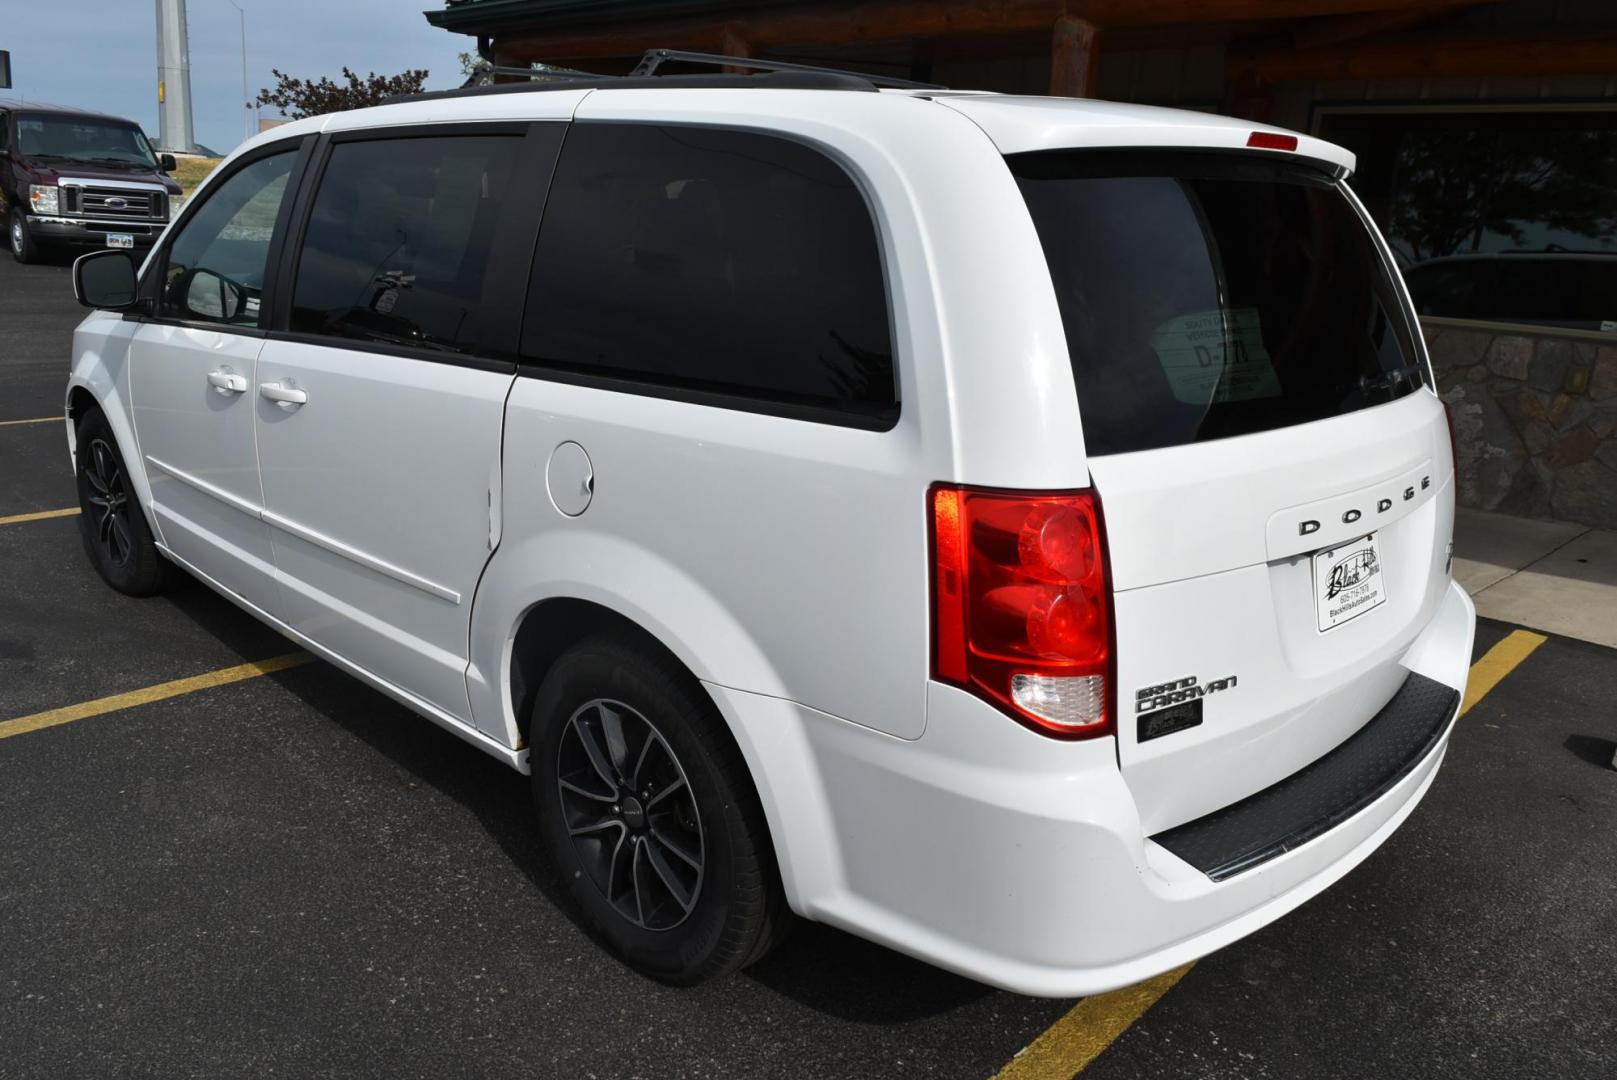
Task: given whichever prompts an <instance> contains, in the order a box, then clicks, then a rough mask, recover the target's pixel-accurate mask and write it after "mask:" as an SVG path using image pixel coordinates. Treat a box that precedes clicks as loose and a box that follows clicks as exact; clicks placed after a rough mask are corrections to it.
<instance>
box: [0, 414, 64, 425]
mask: <svg viewBox="0 0 1617 1080" xmlns="http://www.w3.org/2000/svg"><path fill="white" fill-rule="evenodd" d="M63 419H65V418H64V417H61V416H36V417H35V418H34V419H32V420H0V427H16V426H17V425H18V424H48V423H50V422H51V421H53V420H55V421H57V422H58V423H59V422H61V421H62V420H63Z"/></svg>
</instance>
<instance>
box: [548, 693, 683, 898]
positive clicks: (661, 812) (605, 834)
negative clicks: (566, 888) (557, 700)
mask: <svg viewBox="0 0 1617 1080" xmlns="http://www.w3.org/2000/svg"><path fill="white" fill-rule="evenodd" d="M556 788H557V795H558V797H559V798H560V800H561V806H562V812H563V813H564V814H565V815H566V819H567V833H568V836H569V837H571V838H572V842H573V850H574V852H575V853H576V854H577V856H578V862H579V865H580V866H582V867H583V868H584V870H585V873H586V874H587V875H588V876H589V879H590V881H592V882H593V883H594V884H595V887H596V888H597V889H599V890H600V891H601V895H602V897H604V898H605V899H606V902H607V903H609V904H611V905H612V907H613V908H615V909H616V910H617V912H618V914H620V915H622V916H623V918H624V919H626V920H628V921H629V922H630V923H632V924H633V925H635V926H639V927H643V928H645V929H647V930H671V929H673V928H674V927H676V926H678V925H679V924H680V923H682V922H684V921H685V919H686V917H687V916H688V915H690V913H691V909H692V908H694V907H695V906H696V901H697V899H698V898H699V897H700V895H701V892H702V857H703V850H702V816H701V811H700V810H698V808H697V805H696V797H695V795H694V793H693V792H692V790H691V785H690V781H689V780H687V779H686V776H685V770H684V768H683V767H682V766H681V765H680V763H679V758H678V757H677V756H676V755H675V753H674V751H673V750H672V749H671V748H670V747H669V745H668V741H667V740H666V739H664V738H663V737H662V734H661V733H660V732H658V730H657V728H656V726H655V725H653V724H652V723H651V721H649V720H647V719H646V718H645V717H644V716H642V715H640V713H638V712H636V711H635V710H634V709H632V708H630V707H629V706H627V705H625V704H623V703H622V702H621V701H608V700H606V699H604V698H597V699H595V700H593V701H589V702H586V703H585V704H584V705H582V706H581V707H580V708H579V709H578V711H577V712H575V713H574V714H573V715H572V717H571V718H570V719H569V720H568V722H567V730H566V731H564V732H563V733H562V738H561V747H560V752H559V753H558V754H557V756H556Z"/></svg>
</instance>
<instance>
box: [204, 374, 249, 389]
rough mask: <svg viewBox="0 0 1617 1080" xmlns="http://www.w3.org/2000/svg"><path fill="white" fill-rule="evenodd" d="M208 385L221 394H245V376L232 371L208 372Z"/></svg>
mask: <svg viewBox="0 0 1617 1080" xmlns="http://www.w3.org/2000/svg"><path fill="white" fill-rule="evenodd" d="M208 385H209V386H211V387H213V388H214V389H215V390H217V391H219V392H220V393H221V394H243V393H246V392H247V376H245V375H237V374H236V373H235V372H234V371H210V372H208Z"/></svg>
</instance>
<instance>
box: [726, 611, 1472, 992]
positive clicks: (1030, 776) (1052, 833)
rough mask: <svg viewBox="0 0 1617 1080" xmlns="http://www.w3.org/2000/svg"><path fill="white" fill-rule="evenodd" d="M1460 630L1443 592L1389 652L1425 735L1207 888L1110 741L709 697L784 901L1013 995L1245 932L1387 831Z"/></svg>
mask: <svg viewBox="0 0 1617 1080" xmlns="http://www.w3.org/2000/svg"><path fill="white" fill-rule="evenodd" d="M1474 623H1475V616H1474V612H1473V609H1472V607H1471V602H1470V600H1469V598H1468V597H1467V596H1466V595H1465V593H1464V592H1463V591H1462V590H1460V589H1459V588H1458V587H1457V586H1453V585H1451V586H1450V588H1449V590H1448V592H1447V593H1446V595H1445V596H1444V600H1443V602H1442V604H1441V605H1440V606H1439V609H1438V612H1437V614H1436V615H1435V616H1434V618H1433V619H1432V621H1431V623H1430V624H1429V625H1428V626H1427V628H1426V630H1425V631H1424V632H1423V633H1422V635H1421V636H1420V637H1419V638H1417V639H1416V641H1415V643H1414V644H1413V645H1412V646H1411V648H1410V649H1409V650H1407V651H1406V653H1405V655H1404V657H1403V660H1402V662H1403V664H1404V666H1405V667H1406V668H1407V669H1408V670H1409V671H1410V672H1411V675H1412V678H1413V677H1415V676H1418V677H1419V678H1420V680H1421V682H1420V683H1417V684H1416V685H1417V686H1422V687H1424V686H1425V684H1426V683H1427V682H1435V683H1438V684H1441V686H1439V687H1438V688H1437V689H1436V691H1434V693H1439V694H1441V699H1442V700H1443V701H1444V702H1445V704H1444V706H1443V711H1442V715H1439V716H1431V715H1430V713H1429V710H1428V713H1427V714H1423V717H1422V719H1424V721H1425V722H1426V723H1427V724H1428V730H1427V731H1426V732H1425V735H1424V738H1421V739H1420V740H1419V745H1415V746H1411V747H1408V748H1406V749H1404V750H1402V751H1401V752H1400V756H1399V760H1398V761H1397V762H1395V763H1394V767H1391V768H1383V769H1382V770H1381V772H1379V773H1377V774H1376V775H1374V776H1371V777H1370V778H1369V783H1368V784H1363V783H1361V784H1359V785H1358V786H1356V787H1353V788H1352V790H1351V791H1350V792H1349V795H1350V796H1353V795H1354V794H1355V793H1356V797H1355V798H1354V801H1352V802H1351V804H1350V805H1348V806H1346V808H1345V809H1344V808H1343V807H1341V806H1338V807H1336V808H1334V809H1337V810H1342V811H1343V812H1342V813H1338V814H1336V815H1335V816H1334V817H1332V819H1331V821H1330V822H1328V827H1325V828H1323V829H1314V830H1308V831H1306V835H1305V833H1303V832H1298V831H1297V830H1296V829H1294V828H1292V827H1291V826H1294V825H1296V824H1297V823H1298V821H1299V820H1302V819H1303V818H1307V819H1309V820H1316V819H1317V818H1318V814H1313V815H1312V817H1310V815H1309V814H1303V815H1301V817H1299V815H1297V814H1296V813H1292V814H1290V816H1289V817H1288V816H1287V815H1284V814H1282V815H1279V816H1277V817H1275V818H1274V819H1273V821H1271V822H1270V824H1271V826H1274V825H1276V823H1278V825H1279V826H1283V827H1281V828H1279V833H1280V835H1282V836H1283V837H1286V838H1289V840H1290V842H1289V843H1285V844H1282V845H1280V847H1279V848H1278V849H1276V850H1266V851H1265V856H1266V857H1265V858H1264V859H1263V860H1262V861H1261V862H1258V863H1256V864H1255V865H1253V864H1251V863H1248V865H1247V866H1246V867H1245V868H1242V869H1239V870H1238V871H1232V872H1230V873H1227V874H1225V875H1223V876H1222V878H1221V879H1220V880H1214V879H1213V878H1212V877H1210V876H1209V874H1208V873H1207V872H1205V871H1204V869H1202V868H1199V867H1198V866H1197V865H1193V864H1192V862H1189V861H1186V859H1185V858H1182V857H1180V856H1179V855H1176V854H1175V853H1174V851H1173V850H1170V847H1172V846H1174V845H1173V844H1172V843H1171V838H1170V837H1169V836H1168V835H1167V834H1164V835H1163V836H1161V837H1159V838H1157V839H1153V838H1151V837H1148V836H1146V835H1145V833H1144V830H1143V829H1142V828H1141V825H1140V819H1139V815H1138V813H1137V812H1136V810H1135V805H1134V802H1133V799H1132V797H1131V796H1130V794H1129V791H1128V788H1127V787H1126V785H1125V784H1124V783H1123V780H1122V776H1121V774H1120V772H1119V770H1118V766H1117V759H1116V748H1115V746H1114V745H1113V743H1112V741H1111V740H1097V741H1094V742H1087V743H1056V742H1052V741H1051V740H1048V739H1045V738H1043V737H1041V736H1038V735H1035V734H1034V733H1032V732H1030V731H1026V730H1025V729H1022V728H1021V727H1020V726H1018V725H1016V724H1014V723H1011V722H1009V721H1007V720H1006V719H1005V718H1004V717H1003V716H1001V715H999V714H998V713H997V712H995V711H993V710H992V709H990V708H989V707H988V706H986V705H984V704H983V703H981V702H980V701H978V700H977V699H976V698H974V697H972V696H971V695H969V694H966V693H964V692H962V691H960V690H957V689H954V688H952V687H948V686H944V685H942V684H932V685H931V686H930V688H929V694H930V700H929V703H928V713H927V729H926V732H925V734H924V735H923V737H922V738H920V739H918V740H915V741H913V742H905V741H903V740H899V739H894V738H891V737H888V736H884V735H880V734H878V733H875V732H872V731H870V730H869V729H865V728H861V727H857V726H856V725H852V724H848V723H844V722H842V721H840V720H836V719H834V718H832V717H828V716H825V715H824V714H822V713H817V712H814V711H813V710H810V709H806V708H804V707H802V706H798V705H795V704H792V703H790V702H784V701H780V700H778V699H773V698H761V697H758V696H756V695H750V694H745V693H741V692H739V691H733V690H728V689H726V688H723V687H718V686H713V685H711V684H710V685H709V689H710V691H711V692H712V693H713V695H714V698H715V700H717V701H718V702H719V704H720V707H721V709H723V710H724V711H725V713H726V714H727V716H728V717H729V718H730V719H731V721H732V724H733V725H734V728H735V730H736V732H737V735H738V740H739V741H740V742H741V744H742V750H743V752H744V753H745V754H746V756H747V758H748V760H749V764H750V765H751V766H752V768H753V770H754V773H755V775H757V776H758V777H759V780H760V783H759V787H760V793H761V795H762V796H763V800H764V803H765V811H766V813H767V814H768V816H769V818H770V825H771V830H772V833H773V836H774V839H775V843H776V848H777V851H778V853H779V855H780V860H781V864H782V873H783V877H784V878H785V880H786V886H787V893H788V896H789V898H790V899H791V902H792V905H793V907H794V909H795V910H797V911H798V912H799V913H801V914H803V915H805V916H808V917H809V918H813V919H817V920H820V921H823V922H828V923H832V924H834V925H838V926H841V927H843V928H845V929H847V930H850V931H852V932H854V933H857V934H860V935H861V936H864V937H868V938H872V939H874V940H877V941H880V942H883V943H885V944H887V945H889V946H891V947H893V948H895V949H898V950H900V951H903V952H906V953H909V954H911V955H914V956H918V957H920V958H922V959H925V960H928V961H930V962H932V963H934V964H937V965H938V966H940V967H944V968H948V969H950V970H952V971H956V972H959V973H961V974H964V975H967V976H970V977H972V978H975V979H980V980H982V981H984V982H988V983H992V984H994V985H996V986H1000V987H1003V988H1005V989H1008V990H1013V991H1016V992H1019V993H1027V994H1038V995H1043V996H1052V997H1057V996H1062V997H1064V996H1079V995H1086V994H1092V993H1099V992H1102V991H1105V990H1111V989H1115V988H1117V987H1119V986H1126V985H1128V984H1131V983H1134V982H1137V981H1139V980H1141V979H1145V978H1149V977H1151V976H1152V975H1156V974H1159V973H1161V972H1163V971H1166V970H1168V969H1170V968H1173V967H1176V966H1178V965H1180V964H1182V963H1185V962H1186V961H1189V960H1193V959H1196V958H1198V957H1200V956H1204V955H1206V954H1207V953H1210V952H1212V951H1214V950H1216V949H1218V948H1221V947H1223V946H1224V945H1227V944H1229V943H1231V942H1233V941H1236V940H1238V939H1240V938H1242V937H1244V936H1246V935H1247V934H1250V933H1252V932H1253V931H1255V930H1257V929H1259V928H1260V927H1262V926H1264V925H1265V924H1267V923H1269V922H1271V921H1273V920H1274V919H1276V918H1278V917H1280V916H1281V915H1284V914H1285V913H1287V912H1289V911H1291V910H1292V909H1293V908H1296V907H1297V906H1298V905H1300V904H1302V903H1303V902H1304V901H1306V900H1308V899H1309V898H1311V897H1313V896H1315V895H1317V894H1318V893H1319V892H1321V891H1322V890H1324V889H1325V888H1326V887H1327V886H1329V885H1331V884H1332V883H1333V882H1335V881H1337V880H1338V879H1339V878H1341V877H1342V876H1343V875H1344V874H1346V873H1347V872H1348V871H1349V870H1351V869H1352V868H1353V867H1354V866H1356V865H1358V863H1360V862H1361V861H1363V860H1364V859H1365V858H1366V857H1367V856H1369V854H1370V853H1371V852H1373V851H1374V850H1375V849H1376V848H1377V847H1379V846H1380V845H1381V844H1382V843H1383V842H1384V841H1385V840H1386V839H1387V837H1388V836H1390V835H1392V833H1393V832H1394V831H1395V830H1396V829H1397V828H1398V826H1399V825H1400V824H1402V823H1403V821H1404V820H1405V819H1406V818H1407V817H1408V816H1409V814H1410V813H1411V812H1413V810H1414V808H1415V806H1416V804H1417V803H1419V801H1420V798H1421V796H1422V795H1424V794H1425V792H1426V790H1427V788H1428V787H1429V786H1430V785H1431V783H1432V780H1433V779H1434V777H1435V776H1436V772H1437V769H1438V766H1439V764H1440V763H1441V761H1442V758H1443V754H1444V752H1445V750H1446V748H1447V744H1448V733H1449V730H1450V729H1451V727H1452V725H1453V722H1454V717H1455V714H1456V712H1457V710H1458V706H1459V700H1460V693H1461V692H1462V691H1463V689H1464V684H1465V673H1466V671H1467V669H1468V667H1469V663H1470V651H1471V640H1472V632H1473V629H1474ZM1389 707H1390V706H1389ZM1378 719H1383V718H1378ZM1370 727H1371V725H1370V724H1366V729H1369V728H1370ZM1383 734H1385V732H1383ZM1405 736H1406V740H1407V738H1408V737H1409V732H1408V731H1405ZM1350 742H1351V740H1350ZM1399 745H1400V746H1402V745H1403V744H1399ZM1347 747H1348V744H1344V745H1343V747H1342V748H1341V750H1342V751H1344V752H1345V751H1346V750H1347ZM1327 756H1328V757H1329V756H1330V755H1327ZM1372 756H1373V755H1372ZM1322 762H1323V759H1322ZM1349 763H1350V764H1352V763H1353V759H1349ZM1360 763H1361V764H1362V762H1360ZM1304 772H1307V770H1304ZM1299 775H1300V774H1299ZM1338 779H1340V777H1338ZM1295 780H1296V778H1291V779H1290V780H1288V781H1282V784H1281V785H1276V787H1277V788H1278V787H1281V786H1282V785H1283V784H1285V783H1288V782H1295ZM1306 801H1307V800H1306V799H1304V800H1300V802H1302V803H1306ZM1288 805H1289V804H1288ZM1236 809H1238V807H1236V808H1230V810H1229V811H1223V812H1221V813H1231V812H1233V811H1234V810H1236ZM1325 809H1326V810H1327V811H1329V810H1331V809H1333V808H1325ZM1218 816H1219V815H1208V818H1209V819H1211V818H1215V817H1218ZM1192 824H1195V823H1192ZM1245 825H1247V826H1250V825H1251V821H1250V820H1248V821H1247V822H1245ZM1272 832H1275V828H1270V829H1269V830H1268V833H1272ZM1268 833H1266V832H1265V830H1264V829H1263V828H1259V829H1258V830H1257V833H1256V834H1253V835H1257V836H1259V838H1260V839H1261V838H1262V837H1263V836H1265V835H1267V834H1268ZM1249 838H1250V837H1249ZM1271 839H1272V837H1271ZM1159 840H1162V841H1168V842H1166V843H1165V842H1159ZM1237 846H1239V845H1237ZM1214 850H1215V851H1222V850H1224V849H1222V848H1217V847H1216V845H1215V848H1214ZM1197 858H1198V861H1206V860H1205V859H1203V858H1201V857H1200V856H1197ZM1212 865H1222V863H1214V864H1212Z"/></svg>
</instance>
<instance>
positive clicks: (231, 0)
mask: <svg viewBox="0 0 1617 1080" xmlns="http://www.w3.org/2000/svg"><path fill="white" fill-rule="evenodd" d="M226 3H228V4H229V5H230V6H231V7H233V8H235V9H236V14H237V15H240V16H241V103H242V104H241V107H242V116H243V121H244V124H245V126H246V128H247V138H249V139H251V138H252V137H253V136H254V135H255V134H257V132H255V131H254V130H253V128H254V126H255V125H254V124H253V112H254V109H253V101H252V99H251V98H249V97H248V96H247V12H245V11H243V10H242V6H241V5H240V4H238V3H236V0H226Z"/></svg>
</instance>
